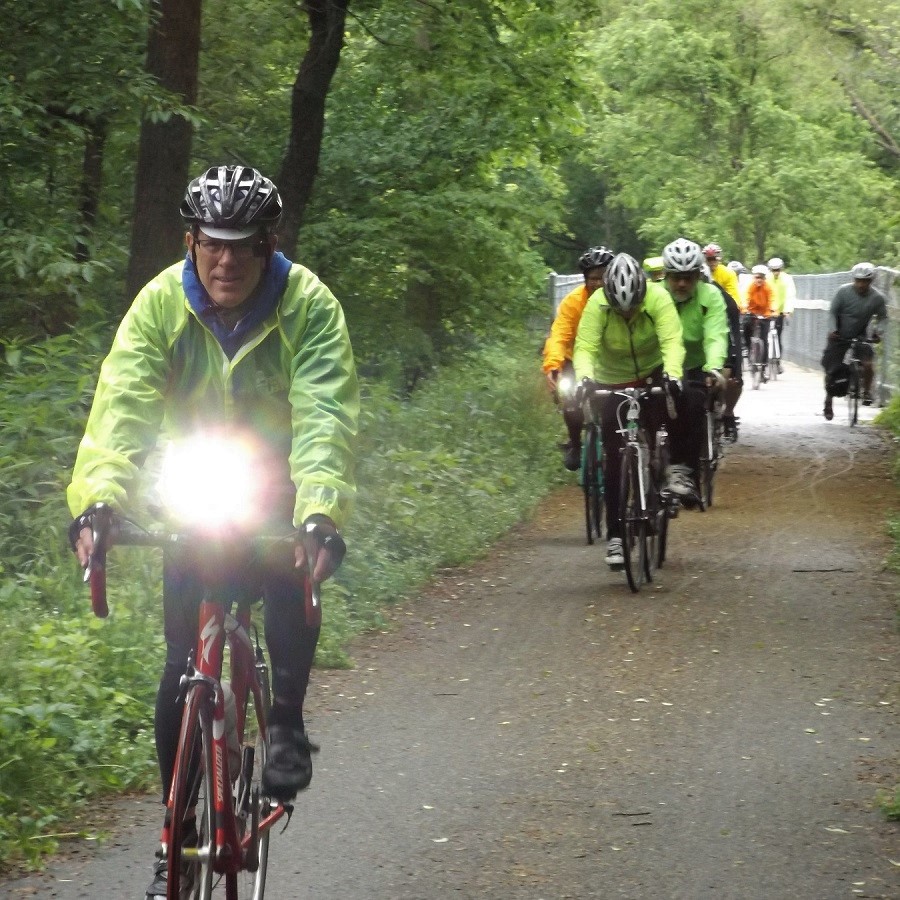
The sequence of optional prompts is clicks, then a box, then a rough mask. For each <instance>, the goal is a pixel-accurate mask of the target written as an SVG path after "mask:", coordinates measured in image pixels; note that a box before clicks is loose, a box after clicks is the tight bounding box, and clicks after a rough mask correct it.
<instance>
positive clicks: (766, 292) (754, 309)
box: [743, 265, 775, 381]
mask: <svg viewBox="0 0 900 900" xmlns="http://www.w3.org/2000/svg"><path fill="white" fill-rule="evenodd" d="M750 274H751V275H752V276H753V280H752V281H751V282H750V284H748V285H747V291H746V293H745V294H744V304H743V311H744V312H745V313H747V317H746V320H745V321H744V342H745V343H746V345H747V346H748V347H749V346H750V338H751V336H752V335H753V323H754V316H767V317H768V318H765V319H763V320H762V321H761V322H760V323H759V325H760V329H759V336H760V338H762V352H763V358H762V361H763V364H764V365H765V363H767V362H768V361H769V325H770V324H771V317H772V316H774V315H775V309H774V307H773V303H774V300H775V294H774V292H773V291H772V285H771V284H769V282H768V281H767V280H766V278H767V276H768V274H769V269H768V266H764V265H758V266H754V267H753V268H752V269H751V270H750ZM766 380H767V376H766V373H765V370H764V371H763V381H766Z"/></svg>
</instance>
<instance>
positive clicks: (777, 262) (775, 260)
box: [767, 256, 784, 271]
mask: <svg viewBox="0 0 900 900" xmlns="http://www.w3.org/2000/svg"><path fill="white" fill-rule="evenodd" d="M767 265H768V266H769V268H770V269H772V270H773V271H774V270H776V269H777V270H779V271H780V270H781V269H783V268H784V260H783V259H782V258H781V257H780V256H773V257H772V258H771V259H770V260H769V262H768V263H767Z"/></svg>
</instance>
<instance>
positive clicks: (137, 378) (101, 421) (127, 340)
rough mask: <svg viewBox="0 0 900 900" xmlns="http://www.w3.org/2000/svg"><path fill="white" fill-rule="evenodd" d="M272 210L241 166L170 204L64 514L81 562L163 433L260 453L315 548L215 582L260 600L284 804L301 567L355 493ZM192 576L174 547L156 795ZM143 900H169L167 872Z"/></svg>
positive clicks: (329, 339)
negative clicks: (179, 231)
mask: <svg viewBox="0 0 900 900" xmlns="http://www.w3.org/2000/svg"><path fill="white" fill-rule="evenodd" d="M281 212H282V205H281V199H280V197H279V195H278V191H277V189H276V187H275V185H274V184H273V183H272V182H271V181H270V180H269V179H268V178H265V177H264V176H262V175H261V174H260V173H259V172H258V171H257V170H255V169H252V168H248V167H245V166H221V167H216V168H211V169H209V170H208V171H207V172H206V173H205V174H203V175H201V176H200V177H199V178H196V179H194V180H193V181H192V182H191V183H190V184H189V185H188V188H187V191H186V194H185V198H184V202H183V203H182V206H181V216H182V218H183V220H184V222H185V224H186V226H187V234H186V235H185V242H186V245H187V255H186V257H185V259H184V260H183V261H182V262H179V263H178V264H177V265H173V266H171V267H170V268H168V269H166V270H164V271H163V272H161V273H160V274H159V275H158V276H157V277H156V278H154V279H153V280H152V281H151V282H150V283H149V284H148V285H147V286H146V287H144V288H143V289H142V290H141V291H140V293H139V294H138V296H137V298H136V299H135V301H134V303H133V304H132V306H131V309H130V310H129V311H128V313H127V314H126V315H125V318H124V319H123V321H122V323H121V325H120V326H119V329H118V332H117V333H116V337H115V340H114V341H113V345H112V349H111V350H110V352H109V355H108V356H107V357H106V360H105V361H104V363H103V366H102V368H101V370H100V376H99V381H98V384H97V390H96V393H95V396H94V402H93V406H92V408H91V413H90V417H89V419H88V423H87V429H86V431H85V434H84V438H83V440H82V441H81V445H80V447H79V450H78V456H77V459H76V462H75V469H74V472H73V474H72V482H71V484H70V486H69V489H68V502H69V508H70V509H71V512H72V514H73V515H74V516H75V520H74V521H73V523H72V525H71V526H70V532H69V533H70V539H71V540H72V544H73V549H74V550H75V552H76V553H77V556H78V559H79V562H80V563H81V564H82V565H86V564H87V562H88V559H89V555H90V553H91V551H92V530H91V524H92V521H93V519H92V515H93V511H94V510H95V508H96V505H97V504H99V503H104V504H107V505H109V506H111V507H113V508H114V509H116V510H119V511H122V510H123V509H125V508H126V507H127V506H128V504H129V503H130V502H131V501H133V500H134V497H133V495H134V493H135V489H136V481H137V476H138V473H139V471H140V469H141V468H142V466H143V465H144V462H145V460H146V458H147V455H148V453H149V452H150V450H151V449H152V447H153V445H154V443H155V442H156V440H157V438H158V437H159V436H160V434H161V433H165V436H166V437H167V438H169V439H173V440H175V439H178V438H179V437H190V436H193V435H196V434H198V433H199V434H204V433H208V432H210V431H215V432H217V433H220V432H221V431H222V430H223V429H227V430H228V431H229V432H230V433H234V434H236V435H239V436H242V437H245V436H249V437H252V438H253V440H254V442H255V444H256V445H257V446H259V447H261V452H260V458H259V463H260V465H261V466H262V467H264V468H265V471H266V474H267V476H268V478H269V480H270V481H271V483H272V484H273V486H274V488H275V490H274V491H273V497H272V500H273V502H271V503H270V504H266V509H265V510H260V512H264V513H266V514H267V519H268V520H269V521H271V522H272V524H273V525H275V524H281V525H283V526H284V527H286V528H291V527H294V528H296V529H298V530H299V531H302V533H303V534H304V535H305V536H306V537H307V538H308V539H311V542H312V544H313V545H314V549H312V548H311V549H310V553H311V554H314V558H311V559H309V560H307V558H306V551H305V550H304V548H303V546H302V544H300V543H298V544H297V546H296V549H294V548H289V552H288V553H287V554H284V558H278V559H271V560H270V559H267V560H266V562H265V563H264V564H263V565H262V566H261V567H260V569H261V570H260V572H259V573H258V575H259V580H258V581H257V580H255V579H254V582H253V584H249V583H245V581H247V579H248V578H249V575H248V574H247V573H245V572H240V573H237V574H235V575H234V576H231V575H229V581H228V589H229V591H231V592H232V593H233V595H234V597H235V599H238V598H239V597H241V596H246V597H247V598H248V599H251V598H255V597H256V596H258V589H259V588H261V590H262V594H263V596H264V598H265V607H264V612H265V635H266V641H267V643H268V647H269V652H270V655H271V660H272V680H273V689H274V690H273V702H272V709H271V713H270V716H269V725H270V727H269V732H268V740H269V744H270V747H269V755H268V759H267V761H266V766H265V768H264V770H263V785H264V789H265V790H266V791H267V793H268V794H269V795H270V796H273V797H277V798H279V799H284V800H289V799H290V798H292V797H293V796H294V795H295V794H296V793H297V791H298V790H302V789H303V788H305V787H306V786H307V785H308V784H309V781H310V778H311V777H312V763H311V756H310V754H311V751H312V750H313V749H314V748H313V747H312V745H311V744H310V742H309V740H308V738H307V735H306V728H305V725H304V721H303V701H304V697H305V694H306V688H307V684H308V681H309V673H310V667H311V666H312V661H313V655H314V653H315V649H316V643H317V641H318V637H319V628H318V625H316V624H314V623H307V622H306V619H305V612H304V607H305V604H304V602H303V597H304V585H305V575H304V572H303V569H304V568H305V567H306V565H307V563H308V565H309V569H310V571H311V572H312V576H313V578H314V579H315V580H316V581H321V580H323V579H325V578H327V577H328V576H329V575H331V574H332V573H333V572H334V571H335V569H337V567H338V566H339V565H340V563H341V560H342V558H343V551H344V549H345V546H344V542H343V539H342V538H341V536H340V534H339V532H338V528H340V527H341V526H342V525H343V523H344V521H345V519H346V517H347V514H348V511H349V508H350V504H351V501H352V498H353V495H354V491H355V487H354V479H353V467H354V463H353V461H354V453H355V449H354V448H355V442H356V441H355V439H356V430H357V419H358V414H359V390H358V385H357V379H356V371H355V367H354V362H353V352H352V349H351V346H350V340H349V337H348V334H347V328H346V325H345V322H344V315H343V312H342V310H341V307H340V304H339V303H338V301H337V300H336V299H335V297H334V296H333V295H332V293H331V292H330V291H329V290H328V288H327V287H325V285H324V284H322V282H321V281H319V279H318V278H317V277H316V276H315V275H314V274H313V273H312V272H310V271H309V270H308V269H306V268H304V267H303V266H301V265H298V264H296V263H292V262H291V261H290V260H288V259H287V258H286V257H285V256H283V255H282V254H281V253H278V252H276V249H275V247H276V235H275V229H276V227H277V225H278V222H279V219H280V217H281ZM211 452H212V451H211ZM236 477H237V478H243V477H246V473H245V472H241V473H238V474H237V476H236ZM222 490H223V492H224V491H228V490H230V486H229V485H227V484H223V485H222ZM200 563H201V561H200V560H197V559H195V558H194V557H193V555H192V554H191V552H190V550H189V549H181V548H179V547H173V548H172V550H171V551H168V550H167V552H166V554H165V557H164V561H163V615H164V621H165V636H166V644H167V653H166V663H165V668H164V671H163V675H162V679H161V681H160V686H159V692H158V695H157V702H156V717H155V730H156V747H157V756H158V760H159V766H160V773H161V776H162V784H163V792H164V794H163V797H164V799H165V797H166V795H167V794H168V790H169V785H170V783H171V780H172V774H173V770H174V765H175V758H174V757H175V750H176V746H177V742H178V731H179V726H180V719H181V709H182V706H183V700H181V701H180V700H179V697H180V692H179V680H180V678H181V676H182V675H183V674H184V672H185V669H186V665H187V659H188V654H189V653H190V652H191V651H192V650H193V648H194V643H195V639H196V634H195V631H196V626H197V606H198V604H199V602H200V600H201V593H202V578H200V577H199V574H198V567H199V565H200ZM146 895H147V897H148V898H156V897H165V896H166V863H165V860H160V861H159V862H157V864H156V866H155V870H154V879H153V882H152V883H151V884H150V886H149V887H148V888H147V893H146Z"/></svg>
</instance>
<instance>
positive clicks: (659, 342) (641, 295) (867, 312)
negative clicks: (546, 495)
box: [543, 237, 886, 568]
mask: <svg viewBox="0 0 900 900" xmlns="http://www.w3.org/2000/svg"><path fill="white" fill-rule="evenodd" d="M578 265H579V268H580V269H581V271H582V274H583V276H584V284H583V285H579V286H578V287H577V288H575V289H574V290H573V291H572V292H571V293H569V294H568V295H567V296H566V297H564V298H563V300H562V301H561V303H560V305H559V308H558V312H557V314H556V316H555V318H554V321H553V324H552V326H551V329H550V334H549V336H548V337H547V340H546V342H545V344H544V352H543V371H544V374H545V377H546V379H547V382H548V386H549V388H550V390H551V392H552V393H553V395H554V397H555V399H556V400H557V402H559V403H560V405H561V407H562V409H563V417H564V420H565V423H566V428H567V430H568V437H569V439H568V442H567V443H566V444H565V445H564V451H565V457H564V464H565V467H566V468H567V469H569V470H571V471H576V470H578V469H579V468H580V466H581V453H582V441H581V435H582V430H583V426H584V419H583V411H582V407H581V404H579V403H577V402H573V394H572V392H573V390H574V388H575V386H576V385H578V384H580V383H582V382H583V381H584V380H585V379H587V380H589V381H590V382H592V383H595V384H596V385H597V386H598V387H600V388H605V389H613V390H614V389H621V388H625V387H636V386H643V385H648V384H662V385H664V386H665V387H666V393H667V394H668V395H669V397H670V398H671V399H674V409H675V417H674V418H672V417H670V416H669V415H668V413H667V410H666V404H665V402H664V401H663V400H662V399H661V398H659V397H652V398H650V400H649V401H648V402H647V404H646V405H645V408H644V412H643V413H642V415H643V416H644V418H645V422H644V424H645V426H646V427H647V429H648V431H649V432H650V433H654V432H655V431H657V430H658V429H659V427H660V426H661V425H662V424H665V425H666V427H667V430H668V432H669V436H670V451H671V452H670V456H671V465H670V466H669V469H668V471H667V472H666V490H667V491H668V492H669V493H671V494H672V495H674V496H675V497H677V498H678V499H679V500H680V501H681V502H682V504H684V505H687V506H690V505H694V504H696V503H697V501H698V491H697V482H696V478H697V472H698V465H699V459H700V453H701V448H702V443H703V440H704V437H705V427H706V424H705V413H706V409H707V403H708V398H709V395H710V393H713V394H718V397H719V399H720V400H721V401H722V404H723V408H724V414H723V419H722V425H723V431H724V436H725V438H726V439H727V440H730V441H731V442H734V441H736V440H737V437H738V419H737V417H736V416H735V414H734V410H735V406H736V404H737V402H738V400H739V398H740V396H741V392H742V389H743V378H742V357H743V347H744V346H745V345H748V344H749V340H750V334H751V330H752V329H753V327H754V324H755V322H757V321H758V322H759V324H760V326H761V334H760V336H761V338H762V346H763V348H764V353H765V354H766V355H765V356H764V362H767V361H768V360H767V354H768V340H767V338H768V330H769V327H770V326H771V327H774V328H775V329H776V333H777V335H778V338H779V342H778V346H780V339H781V334H782V329H783V327H784V324H785V322H786V321H787V320H788V319H789V318H790V316H791V314H792V313H793V311H794V302H795V299H796V288H795V285H794V280H793V278H792V277H791V276H790V275H789V274H788V273H787V272H786V271H785V265H784V261H783V260H782V259H781V258H779V257H773V258H771V259H769V261H768V263H767V264H765V265H763V264H759V265H755V266H753V268H752V269H751V270H750V271H749V272H748V270H747V269H746V267H745V266H743V265H742V264H741V263H740V262H737V261H732V262H729V263H728V264H727V265H725V264H723V262H722V248H721V247H720V246H719V245H718V244H715V243H710V244H707V245H706V246H704V247H702V248H701V247H700V245H699V244H697V243H695V242H694V241H691V240H688V239H686V238H683V237H680V238H677V239H676V240H674V241H672V242H671V243H670V244H668V245H666V247H665V248H664V249H663V252H662V255H661V256H655V257H648V258H647V259H645V260H644V262H643V264H640V263H639V262H638V261H637V260H636V259H635V258H634V257H632V256H630V255H628V254H627V253H618V254H615V253H613V251H611V250H609V249H608V248H606V247H592V248H591V249H589V250H587V251H586V252H585V253H584V254H583V255H582V256H581V257H580V259H579V261H578ZM738 275H749V276H750V278H749V280H747V284H746V287H745V288H744V289H743V290H741V287H740V280H739V278H738ZM852 275H853V279H854V280H853V283H852V284H848V285H844V286H843V287H842V288H841V289H840V290H839V291H838V293H837V294H836V295H835V298H834V300H833V301H832V304H831V324H832V328H831V331H830V334H829V346H828V348H826V351H825V355H824V356H823V360H822V363H823V366H825V368H826V372H827V371H828V367H829V365H834V364H835V363H836V362H839V361H840V360H841V359H842V358H843V353H844V352H845V350H846V347H847V345H848V344H849V341H850V340H851V339H852V338H854V337H858V336H859V334H860V333H861V332H864V331H865V329H866V327H867V326H868V323H869V321H870V320H871V319H872V318H873V317H875V318H876V319H884V318H885V317H886V307H885V299H884V296H883V295H882V294H881V293H880V292H879V291H877V290H876V289H875V288H874V287H873V286H872V280H873V279H874V277H875V269H874V267H873V266H872V265H871V264H870V263H859V264H858V265H856V266H854V268H853V271H852ZM860 356H861V361H862V368H863V388H864V394H863V403H871V402H872V397H871V385H872V378H873V375H874V367H873V363H872V352H871V347H870V346H868V347H867V346H865V345H863V347H862V349H861V351H860ZM777 366H778V371H779V372H781V371H782V367H781V360H780V359H779V360H778V361H777ZM563 385H566V386H567V387H568V391H566V390H564V389H563ZM826 391H827V380H826ZM567 395H568V396H567ZM616 406H617V404H616V403H615V399H614V398H611V399H609V400H607V402H606V403H605V404H604V406H603V407H602V409H601V411H600V424H601V436H602V442H603V459H604V471H605V477H604V484H605V506H606V532H607V535H606V537H607V553H606V562H607V563H608V564H609V565H610V566H611V567H612V568H618V567H620V566H621V565H622V563H623V561H624V559H623V550H622V540H621V537H622V535H621V524H620V521H619V512H620V510H619V496H618V492H619V474H620V473H619V468H620V457H621V452H620V451H621V448H622V446H623V441H624V438H623V436H622V434H621V433H620V429H619V425H618V422H617V418H616ZM824 415H825V418H826V419H829V420H830V419H831V418H832V417H833V411H832V406H831V394H829V393H826V400H825V410H824Z"/></svg>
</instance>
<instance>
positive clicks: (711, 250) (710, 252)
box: [703, 244, 722, 259]
mask: <svg viewBox="0 0 900 900" xmlns="http://www.w3.org/2000/svg"><path fill="white" fill-rule="evenodd" d="M703 255H704V256H705V257H706V258H707V259H721V258H722V248H721V247H720V246H719V245H718V244H707V245H706V246H705V247H704V248H703Z"/></svg>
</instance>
